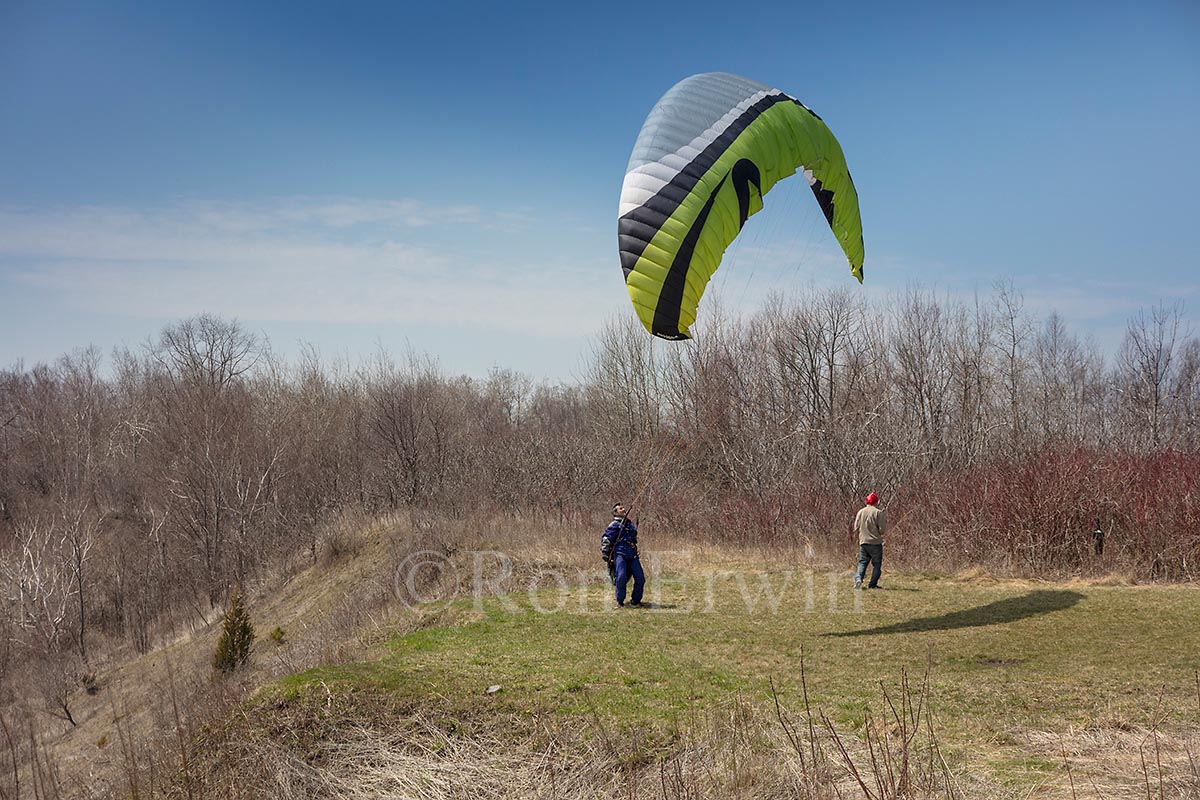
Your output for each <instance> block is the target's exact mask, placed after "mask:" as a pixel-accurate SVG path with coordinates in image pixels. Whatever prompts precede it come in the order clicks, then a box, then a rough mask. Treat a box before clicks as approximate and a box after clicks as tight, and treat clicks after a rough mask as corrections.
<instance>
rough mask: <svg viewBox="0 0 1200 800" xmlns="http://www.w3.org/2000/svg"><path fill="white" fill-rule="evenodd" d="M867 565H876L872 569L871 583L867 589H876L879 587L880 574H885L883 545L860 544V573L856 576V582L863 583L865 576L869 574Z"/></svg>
mask: <svg viewBox="0 0 1200 800" xmlns="http://www.w3.org/2000/svg"><path fill="white" fill-rule="evenodd" d="M867 564H872V565H874V566H873V567H872V569H871V582H870V583H868V584H867V588H868V589H874V588H875V587H876V586H878V585H879V573H880V572H883V545H882V544H860V545H859V546H858V573H857V574H856V575H855V576H854V579H855V580H856V581H862V579H863V576H864V575H866V574H867Z"/></svg>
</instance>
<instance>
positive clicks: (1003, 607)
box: [825, 589, 1084, 636]
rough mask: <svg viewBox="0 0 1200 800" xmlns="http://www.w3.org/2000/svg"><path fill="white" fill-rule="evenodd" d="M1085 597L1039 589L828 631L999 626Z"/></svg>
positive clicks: (866, 632) (865, 633) (854, 633)
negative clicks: (959, 608)
mask: <svg viewBox="0 0 1200 800" xmlns="http://www.w3.org/2000/svg"><path fill="white" fill-rule="evenodd" d="M1083 598H1084V595H1082V594H1080V593H1079V592H1070V591H1047V590H1043V589H1039V590H1036V591H1032V592H1030V593H1029V594H1025V595H1021V596H1020V597H1009V598H1007V599H1004V600H997V601H996V602H994V603H988V604H987V605H982V606H976V607H975V608H967V609H963V610H962V611H952V612H951V613H949V614H942V615H941V616H937V617H919V618H917V619H910V620H908V621H907V622H897V623H895V624H893V625H881V626H879V627H878V628H867V629H865V630H861V631H844V632H840V633H827V634H825V635H826V636H874V635H875V634H877V633H919V632H921V631H948V630H953V629H954V628H977V627H981V626H984V625H999V624H1001V623H1004V622H1016V621H1017V620H1019V619H1025V618H1027V617H1034V616H1037V615H1038V614H1049V613H1050V612H1051V611H1062V610H1063V609H1066V608H1070V607H1071V606H1073V605H1075V604H1076V603H1078V602H1079V601H1080V600H1082V599H1083Z"/></svg>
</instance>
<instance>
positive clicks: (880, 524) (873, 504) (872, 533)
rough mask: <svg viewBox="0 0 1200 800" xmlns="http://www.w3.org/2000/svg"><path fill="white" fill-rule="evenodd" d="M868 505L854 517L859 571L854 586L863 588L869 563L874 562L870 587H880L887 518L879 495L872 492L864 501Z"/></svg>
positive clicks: (868, 585) (855, 576)
mask: <svg viewBox="0 0 1200 800" xmlns="http://www.w3.org/2000/svg"><path fill="white" fill-rule="evenodd" d="M864 502H865V503H866V505H864V506H863V507H862V508H860V509H859V510H858V515H857V516H855V517H854V532H855V533H857V534H858V572H857V573H855V575H854V588H855V589H860V588H862V582H863V576H864V575H866V574H867V564H873V565H874V566H873V568H872V570H871V582H870V583H868V584H867V588H868V589H878V588H879V573H880V572H882V571H883V532H884V530H885V529H886V528H887V520H886V519H885V518H884V516H883V511H882V510H881V509H880V508H879V506H878V503H879V495H877V494H875V493H874V492H871V493H870V494H869V495H867V499H866V500H865V501H864Z"/></svg>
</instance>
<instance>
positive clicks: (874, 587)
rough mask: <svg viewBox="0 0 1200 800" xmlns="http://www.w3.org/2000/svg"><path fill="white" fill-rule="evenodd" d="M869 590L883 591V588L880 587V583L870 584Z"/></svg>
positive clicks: (868, 585)
mask: <svg viewBox="0 0 1200 800" xmlns="http://www.w3.org/2000/svg"><path fill="white" fill-rule="evenodd" d="M867 588H868V589H882V588H883V587H882V586H880V585H879V584H878V583H868V584H867Z"/></svg>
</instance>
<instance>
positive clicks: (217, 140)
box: [0, 0, 1200, 379]
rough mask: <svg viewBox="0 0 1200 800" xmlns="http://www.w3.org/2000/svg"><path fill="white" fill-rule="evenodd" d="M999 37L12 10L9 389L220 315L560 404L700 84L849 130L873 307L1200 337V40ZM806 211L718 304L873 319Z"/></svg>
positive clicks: (935, 19)
mask: <svg viewBox="0 0 1200 800" xmlns="http://www.w3.org/2000/svg"><path fill="white" fill-rule="evenodd" d="M835 5H840V6H841V7H837V8H833V7H831V6H835ZM976 6H977V4H971V3H962V2H947V3H903V4H901V3H890V2H888V3H874V4H873V3H858V4H853V5H851V4H830V3H820V4H817V3H812V4H804V3H796V2H781V3H734V4H730V3H700V2H693V3H666V2H663V3H643V4H633V3H629V4H573V3H519V2H511V3H459V2H446V3H403V2H391V3H382V2H380V3H362V2H346V3H326V4H308V3H300V2H276V3H269V2H256V3H244V2H241V3H221V2H205V3H189V4H185V3H161V2H145V3H131V2H108V3H101V2H93V3H58V2H41V1H37V0H0V365H11V364H13V363H15V362H17V361H18V360H22V361H24V363H25V364H26V365H29V364H32V363H34V362H36V361H40V360H49V359H53V358H54V357H55V356H57V355H58V354H61V353H63V352H66V351H69V350H71V349H72V348H74V347H77V346H81V345H86V344H96V345H98V346H100V347H101V348H102V349H104V350H108V349H109V348H111V347H114V346H123V345H128V346H136V345H137V344H139V343H140V342H142V341H143V340H145V339H147V338H148V337H150V336H152V335H154V334H155V333H156V332H157V331H158V330H159V329H160V328H161V327H162V325H164V324H166V323H168V322H170V321H173V320H177V319H180V318H183V317H186V316H190V315H193V314H197V313H201V312H211V313H217V314H221V315H223V316H226V317H235V318H237V319H238V320H240V321H241V322H242V323H243V324H244V325H245V326H246V327H247V328H249V329H251V330H253V331H258V332H262V333H264V334H266V335H267V336H268V337H269V338H270V339H271V341H272V343H273V344H274V346H275V347H276V349H277V350H279V351H281V352H282V353H284V354H285V355H290V354H292V353H294V352H295V351H296V349H297V348H298V346H299V343H300V342H301V341H304V342H309V343H312V344H314V345H316V346H317V347H318V348H319V350H320V351H321V352H322V353H323V354H324V355H326V356H329V357H335V356H346V357H348V358H350V359H351V360H357V359H361V358H365V357H368V356H369V355H370V354H371V353H372V352H374V351H375V350H377V349H378V348H379V347H380V346H382V347H385V348H388V349H390V350H392V351H399V350H403V349H404V348H406V347H407V346H412V347H415V348H416V349H418V350H424V351H428V352H430V353H432V354H434V355H437V356H438V357H439V358H440V360H441V362H442V364H443V366H444V367H445V368H446V369H447V370H448V371H450V372H465V373H468V374H472V375H483V374H485V373H486V372H487V370H488V369H489V368H490V367H493V366H501V367H509V368H515V369H518V370H521V371H524V372H528V373H530V374H532V375H534V376H536V377H546V378H550V379H561V378H569V377H570V376H572V375H576V374H578V373H579V372H580V371H581V368H582V365H583V363H584V361H585V359H586V354H587V351H588V347H589V343H590V341H591V337H592V336H593V335H594V333H595V332H596V330H598V329H599V328H600V327H601V326H603V325H604V324H605V322H606V321H608V320H610V319H613V318H614V317H619V316H622V315H632V310H631V308H630V306H629V303H628V300H627V298H626V296H625V293H624V289H623V287H622V284H621V277H620V271H619V266H618V260H617V253H616V236H615V230H616V207H617V199H618V195H619V192H620V186H621V179H622V177H623V174H624V170H625V166H626V162H627V161H628V158H629V152H630V150H631V148H632V146H633V142H634V139H635V138H636V136H637V132H638V129H639V128H640V126H641V122H642V119H643V118H644V117H645V115H646V113H647V112H648V111H649V110H650V107H651V106H652V105H653V104H654V102H655V100H657V98H658V97H659V96H660V95H662V94H663V93H664V92H665V91H666V90H667V89H668V88H670V86H671V85H672V84H674V83H675V82H676V81H678V80H679V79H681V78H683V77H686V76H688V75H691V74H693V73H696V72H705V71H726V72H734V73H738V74H742V75H745V76H747V77H750V78H753V79H755V80H758V81H761V82H764V83H768V84H772V85H774V86H777V87H779V88H781V89H783V90H784V91H787V92H789V93H791V94H793V95H795V96H797V97H799V98H800V99H801V100H803V101H804V102H805V104H807V105H808V106H809V107H811V108H813V109H814V110H815V111H817V113H819V114H820V115H821V116H822V117H823V118H824V119H825V120H826V121H827V122H828V123H829V125H830V127H831V128H832V129H833V131H834V132H835V134H836V135H837V136H838V138H839V139H840V141H841V143H842V146H843V149H844V150H845V152H846V154H847V158H848V160H849V163H850V165H851V169H852V170H853V173H854V177H855V182H856V184H857V187H858V190H859V194H860V199H861V206H862V214H863V222H864V230H865V241H866V252H867V260H866V284H865V286H864V287H863V288H862V289H861V290H860V289H857V288H855V291H863V292H865V293H866V296H867V297H868V298H870V299H871V300H872V301H874V302H886V300H887V298H888V297H889V296H890V295H891V294H892V293H895V292H897V291H902V290H903V289H904V288H905V287H908V286H923V287H927V288H930V289H933V290H936V291H938V292H944V293H946V294H947V295H949V296H958V297H970V296H972V295H973V294H974V293H976V292H979V293H983V294H986V293H987V292H988V291H990V288H991V286H992V284H993V283H994V281H996V280H997V279H1004V278H1008V279H1011V280H1012V281H1013V282H1014V284H1015V285H1016V287H1017V288H1018V289H1020V290H1021V291H1022V292H1023V294H1024V296H1025V301H1026V306H1027V308H1028V309H1029V311H1030V313H1032V314H1034V315H1035V316H1037V317H1042V316H1044V315H1045V314H1047V313H1049V311H1050V310H1051V309H1054V310H1057V311H1058V312H1059V313H1060V314H1061V315H1062V316H1063V317H1064V318H1065V319H1066V320H1067V322H1068V324H1069V325H1070V327H1071V329H1072V330H1074V331H1076V332H1078V333H1081V334H1086V335H1090V336H1093V337H1095V339H1096V341H1097V342H1098V343H1100V344H1101V345H1102V346H1103V347H1105V348H1106V349H1110V350H1111V349H1112V348H1113V347H1115V346H1116V344H1117V342H1118V341H1119V339H1120V334H1121V331H1122V330H1123V328H1124V325H1125V321H1126V320H1127V319H1128V318H1129V317H1130V316H1131V315H1133V314H1134V313H1136V312H1137V311H1138V309H1139V308H1142V307H1148V306H1150V305H1153V304H1156V303H1158V302H1164V301H1165V302H1168V303H1170V302H1175V301H1177V300H1178V301H1183V303H1184V304H1185V305H1184V308H1185V315H1186V316H1187V318H1188V319H1189V320H1190V321H1192V325H1193V330H1196V329H1197V328H1198V327H1200V326H1196V325H1195V321H1196V320H1197V319H1198V318H1200V317H1198V315H1200V256H1198V255H1197V254H1198V253H1200V225H1198V224H1197V221H1196V218H1197V211H1200V201H1198V200H1197V197H1196V192H1197V186H1198V185H1200V156H1198V155H1197V144H1196V143H1197V142H1200V6H1197V5H1196V4H1195V3H1194V2H1191V1H1190V0H1158V1H1157V2H1128V3H1107V2H1081V3H1071V2H1059V3H1049V2H1030V3H1025V2H1015V3H1007V4H987V6H988V7H983V6H982V5H981V4H980V5H979V7H976ZM791 183H799V184H800V186H799V187H792V186H789V185H787V184H784V185H781V186H780V187H778V188H777V189H776V190H775V192H773V193H772V194H771V195H770V196H769V197H768V203H767V210H766V211H764V212H763V213H762V214H760V215H759V216H758V217H756V218H754V219H753V220H751V222H750V224H749V225H748V226H747V228H746V230H745V231H744V232H743V238H744V240H745V241H743V242H739V243H738V244H737V245H736V246H735V250H734V251H731V253H730V256H729V257H728V258H727V260H726V263H725V265H724V266H723V268H722V271H721V273H719V274H718V279H717V280H716V281H714V287H713V290H712V291H711V292H710V295H711V296H712V297H713V298H717V299H719V300H720V302H722V303H728V304H731V305H733V306H735V307H737V308H753V307H754V304H755V303H756V302H758V301H759V299H760V298H761V296H762V295H763V294H765V293H766V292H768V291H771V290H776V289H781V290H789V289H791V288H793V287H801V288H804V287H810V286H814V287H818V288H820V287H827V286H846V287H857V284H856V283H854V282H853V281H852V279H851V278H850V276H849V273H848V270H847V269H846V267H845V265H844V263H843V262H842V261H840V260H839V259H840V256H839V255H838V253H837V251H836V243H835V242H834V241H833V238H832V235H831V234H830V233H829V232H828V230H827V229H824V228H823V221H822V220H821V219H820V213H819V211H818V210H817V209H816V205H815V203H814V202H813V201H812V198H811V195H809V196H808V197H804V194H806V193H807V187H805V186H803V184H802V182H799V181H792V182H791ZM777 195H778V197H777ZM772 201H775V202H772ZM706 299H707V298H706ZM704 311H705V306H704V305H702V306H701V315H702V318H703V314H704ZM664 346H672V345H670V344H669V343H666V344H664Z"/></svg>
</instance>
